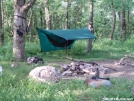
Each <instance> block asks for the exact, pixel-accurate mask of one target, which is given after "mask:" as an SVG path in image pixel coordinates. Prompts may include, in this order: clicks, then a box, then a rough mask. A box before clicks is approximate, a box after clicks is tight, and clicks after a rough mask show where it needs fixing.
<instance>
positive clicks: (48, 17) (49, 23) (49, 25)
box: [44, 0, 51, 30]
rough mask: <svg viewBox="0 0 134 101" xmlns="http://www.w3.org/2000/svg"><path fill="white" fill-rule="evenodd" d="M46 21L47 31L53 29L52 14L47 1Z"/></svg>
mask: <svg viewBox="0 0 134 101" xmlns="http://www.w3.org/2000/svg"><path fill="white" fill-rule="evenodd" d="M44 5H45V20H46V29H47V30H49V29H51V20H50V13H49V7H48V0H45V2H44Z"/></svg>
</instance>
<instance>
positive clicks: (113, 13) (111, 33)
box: [109, 0, 116, 40]
mask: <svg viewBox="0 0 134 101" xmlns="http://www.w3.org/2000/svg"><path fill="white" fill-rule="evenodd" d="M111 8H112V15H113V21H112V31H111V32H110V36H109V37H110V40H112V39H113V34H114V30H115V23H116V15H115V10H114V5H113V0H112V2H111Z"/></svg>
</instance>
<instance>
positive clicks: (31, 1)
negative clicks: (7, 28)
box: [21, 0, 36, 12]
mask: <svg viewBox="0 0 134 101" xmlns="http://www.w3.org/2000/svg"><path fill="white" fill-rule="evenodd" d="M35 2H36V0H29V1H28V2H27V3H26V4H25V5H24V6H22V8H21V9H22V10H23V11H26V12H27V11H28V10H29V9H30V8H31V7H32V6H33V5H34V3H35Z"/></svg>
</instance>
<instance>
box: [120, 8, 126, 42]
mask: <svg viewBox="0 0 134 101" xmlns="http://www.w3.org/2000/svg"><path fill="white" fill-rule="evenodd" d="M120 21H121V40H122V41H124V40H126V19H125V10H124V9H123V10H122V12H121V20H120Z"/></svg>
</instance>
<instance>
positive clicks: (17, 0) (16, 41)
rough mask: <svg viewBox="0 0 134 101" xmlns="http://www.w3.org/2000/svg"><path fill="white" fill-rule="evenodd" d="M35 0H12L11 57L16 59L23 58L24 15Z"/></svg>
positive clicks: (24, 57) (24, 55) (24, 56)
mask: <svg viewBox="0 0 134 101" xmlns="http://www.w3.org/2000/svg"><path fill="white" fill-rule="evenodd" d="M35 1H36V0H29V1H28V2H27V3H26V4H25V0H14V30H13V32H14V34H13V57H14V58H15V60H16V61H20V60H25V59H26V54H25V34H26V15H27V12H28V10H29V9H30V8H31V7H32V6H33V4H34V3H35Z"/></svg>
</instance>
